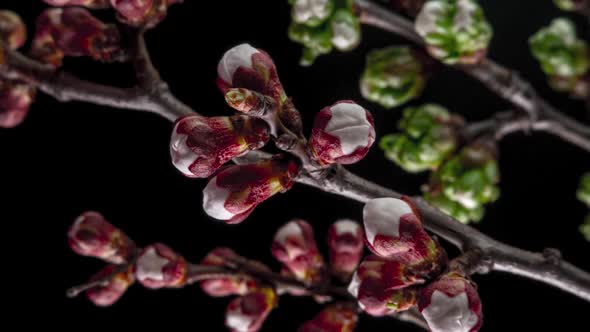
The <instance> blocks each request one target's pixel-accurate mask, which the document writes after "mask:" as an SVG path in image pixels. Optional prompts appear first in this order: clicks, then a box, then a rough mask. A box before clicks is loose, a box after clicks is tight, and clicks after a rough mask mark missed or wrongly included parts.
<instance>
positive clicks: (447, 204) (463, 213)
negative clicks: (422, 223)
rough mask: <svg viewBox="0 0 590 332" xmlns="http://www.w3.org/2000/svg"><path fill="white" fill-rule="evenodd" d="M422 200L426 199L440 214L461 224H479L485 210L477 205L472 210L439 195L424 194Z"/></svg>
mask: <svg viewBox="0 0 590 332" xmlns="http://www.w3.org/2000/svg"><path fill="white" fill-rule="evenodd" d="M424 199H426V201H427V202H428V203H430V204H431V205H432V206H435V207H437V208H438V209H439V210H441V211H442V212H444V213H446V214H448V215H449V216H451V217H453V218H455V219H457V220H458V221H460V222H461V223H463V224H468V223H470V222H480V221H481V219H482V218H483V216H484V214H485V208H484V207H483V205H478V206H476V207H474V208H472V209H469V208H466V207H465V206H463V205H461V204H460V203H457V202H455V201H453V200H451V199H449V198H448V197H447V196H445V195H443V194H441V193H439V194H431V193H425V194H424Z"/></svg>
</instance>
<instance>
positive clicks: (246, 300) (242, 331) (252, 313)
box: [225, 288, 278, 332]
mask: <svg viewBox="0 0 590 332" xmlns="http://www.w3.org/2000/svg"><path fill="white" fill-rule="evenodd" d="M277 301H278V296H277V294H276V293H275V291H274V290H273V289H272V288H261V289H258V290H256V291H254V292H252V293H249V294H247V295H245V296H242V297H239V298H237V299H235V300H233V301H231V302H230V304H229V305H228V306H227V310H226V313H225V326H227V327H228V328H229V329H230V330H231V331H232V332H256V331H258V330H260V328H261V327H262V324H263V323H264V321H265V320H266V317H268V314H270V312H271V311H272V309H273V308H274V307H275V306H276V304H277Z"/></svg>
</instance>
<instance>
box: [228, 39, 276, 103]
mask: <svg viewBox="0 0 590 332" xmlns="http://www.w3.org/2000/svg"><path fill="white" fill-rule="evenodd" d="M217 85H218V87H219V89H220V90H221V91H222V92H223V94H225V93H226V92H227V91H228V90H229V89H231V88H245V89H249V90H252V91H256V92H258V93H261V94H263V95H267V96H271V97H273V98H274V99H275V100H276V101H277V102H278V103H283V102H284V101H285V100H286V98H287V97H286V95H285V91H284V89H283V85H282V84H281V82H280V80H279V76H278V73H277V68H276V66H275V64H274V62H273V61H272V59H271V57H270V56H269V55H268V54H267V53H266V52H264V51H262V50H259V49H257V48H254V47H252V46H251V45H250V44H240V45H238V46H236V47H234V48H232V49H230V50H229V51H227V52H225V54H224V55H223V57H222V58H221V61H219V64H218V65H217Z"/></svg>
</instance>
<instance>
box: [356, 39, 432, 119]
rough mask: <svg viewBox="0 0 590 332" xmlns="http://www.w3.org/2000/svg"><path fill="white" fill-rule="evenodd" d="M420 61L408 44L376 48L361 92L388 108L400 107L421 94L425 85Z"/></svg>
mask: <svg viewBox="0 0 590 332" xmlns="http://www.w3.org/2000/svg"><path fill="white" fill-rule="evenodd" d="M424 82H425V78H424V74H423V71H422V64H421V62H420V61H419V60H418V59H416V57H415V56H414V54H413V53H412V50H411V49H410V48H409V47H407V46H391V47H387V48H384V49H380V50H373V51H371V52H370V53H369V55H368V56H367V64H366V67H365V71H364V73H363V76H362V77H361V84H360V85H361V92H362V94H363V96H364V97H365V98H367V99H368V100H370V101H373V102H376V103H379V104H381V105H382V106H383V107H385V108H393V107H396V106H399V105H401V104H403V103H405V102H407V101H408V100H410V99H413V98H416V97H418V96H419V95H420V94H421V93H422V89H423V88H424Z"/></svg>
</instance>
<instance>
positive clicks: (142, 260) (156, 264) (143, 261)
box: [135, 247, 168, 280]
mask: <svg viewBox="0 0 590 332" xmlns="http://www.w3.org/2000/svg"><path fill="white" fill-rule="evenodd" d="M166 264H168V259H166V258H162V257H160V256H159V255H158V253H157V251H156V249H155V248H153V247H152V248H149V249H148V250H146V251H145V252H144V253H143V255H141V257H139V259H138V260H137V263H136V266H137V271H136V272H135V275H136V276H137V279H139V280H145V279H152V280H164V273H163V272H162V269H163V268H164V266H166Z"/></svg>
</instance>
